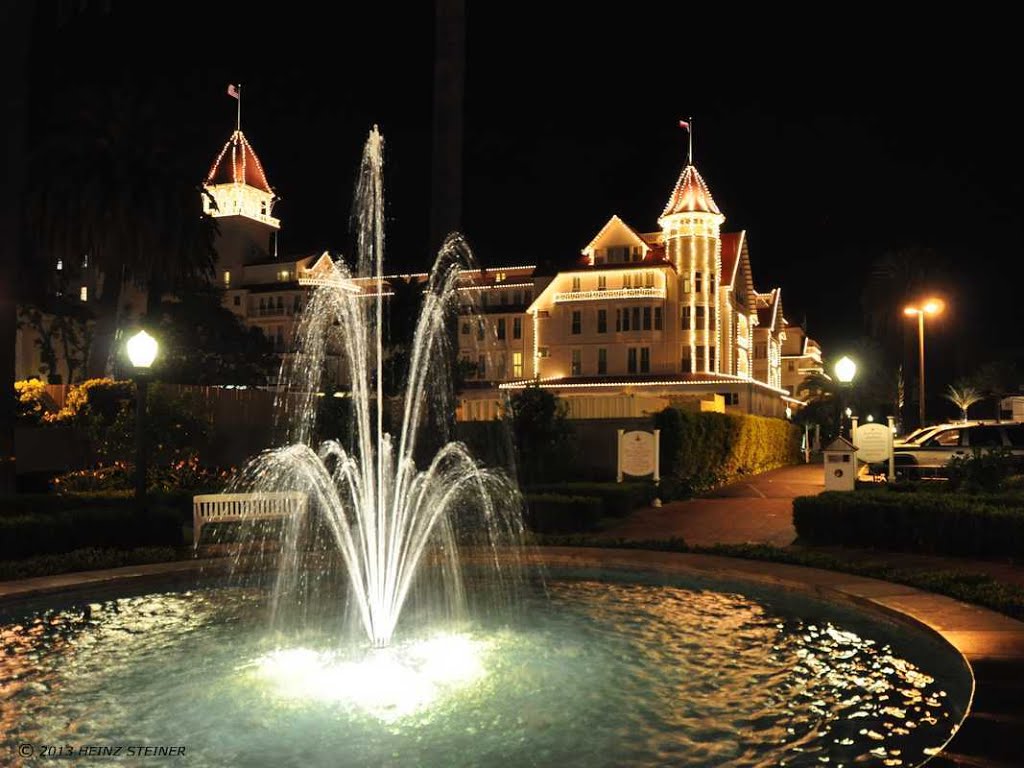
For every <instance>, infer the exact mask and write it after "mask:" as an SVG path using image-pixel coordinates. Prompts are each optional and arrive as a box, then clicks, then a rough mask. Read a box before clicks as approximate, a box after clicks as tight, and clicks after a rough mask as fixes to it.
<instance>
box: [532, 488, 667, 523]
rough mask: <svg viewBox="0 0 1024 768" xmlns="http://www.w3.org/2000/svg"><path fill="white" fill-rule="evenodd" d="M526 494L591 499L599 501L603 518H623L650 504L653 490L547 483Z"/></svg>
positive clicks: (653, 494)
mask: <svg viewBox="0 0 1024 768" xmlns="http://www.w3.org/2000/svg"><path fill="white" fill-rule="evenodd" d="M526 493H528V494H556V495H560V496H586V497H593V498H597V499H599V500H600V501H601V506H602V513H603V515H604V516H605V517H625V516H626V515H628V514H629V513H630V512H632V511H633V510H634V509H636V508H637V507H642V506H645V505H647V504H650V503H651V500H652V499H653V498H654V496H655V488H654V485H652V484H650V483H549V484H545V485H531V486H530V487H528V488H527V489H526Z"/></svg>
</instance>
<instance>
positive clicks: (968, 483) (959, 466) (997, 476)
mask: <svg viewBox="0 0 1024 768" xmlns="http://www.w3.org/2000/svg"><path fill="white" fill-rule="evenodd" d="M1014 461H1015V459H1014V456H1013V452H1012V451H1011V450H1010V449H1009V448H993V449H991V450H989V451H982V450H981V449H980V448H975V449H974V450H973V451H972V452H971V455H970V456H954V457H953V458H952V459H950V461H949V465H948V469H947V472H948V474H949V487H950V489H951V490H964V491H968V492H978V491H988V492H992V491H998V490H1001V489H1002V488H1003V487H1004V483H1005V482H1006V480H1007V478H1008V477H1009V476H1010V473H1011V472H1012V471H1013V468H1014Z"/></svg>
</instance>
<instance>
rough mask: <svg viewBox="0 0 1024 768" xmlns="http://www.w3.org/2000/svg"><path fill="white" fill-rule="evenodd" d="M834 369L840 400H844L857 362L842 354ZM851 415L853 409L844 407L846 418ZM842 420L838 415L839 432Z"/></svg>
mask: <svg viewBox="0 0 1024 768" xmlns="http://www.w3.org/2000/svg"><path fill="white" fill-rule="evenodd" d="M834 370H835V374H836V379H837V380H838V381H839V384H840V385H841V386H840V387H839V395H840V399H841V400H846V399H847V398H848V393H847V390H849V389H850V388H851V386H850V385H851V383H852V382H853V377H854V376H856V375H857V364H856V363H855V362H853V360H851V359H850V358H849V357H847V356H846V355H843V356H842V357H841V358H839V361H838V362H837V363H836V366H835V369H834ZM852 415H853V411H852V410H850V409H849V408H847V409H846V418H848V419H849V418H850V417H851V416H852ZM842 421H843V417H842V415H840V417H839V433H840V434H842V431H843V429H842V426H843V425H842Z"/></svg>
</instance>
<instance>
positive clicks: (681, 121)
mask: <svg viewBox="0 0 1024 768" xmlns="http://www.w3.org/2000/svg"><path fill="white" fill-rule="evenodd" d="M236 98H237V97H236ZM679 127H680V128H685V129H686V130H690V124H689V123H688V122H686V121H685V120H680V121H679Z"/></svg>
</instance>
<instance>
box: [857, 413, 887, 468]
mask: <svg viewBox="0 0 1024 768" xmlns="http://www.w3.org/2000/svg"><path fill="white" fill-rule="evenodd" d="M856 441H857V458H858V459H860V460H861V461H866V462H867V463H868V464H877V463H879V462H882V461H888V460H889V453H890V445H891V441H892V431H891V430H890V429H889V427H887V426H886V425H885V424H873V423H872V424H859V425H858V426H857V433H856Z"/></svg>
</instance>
